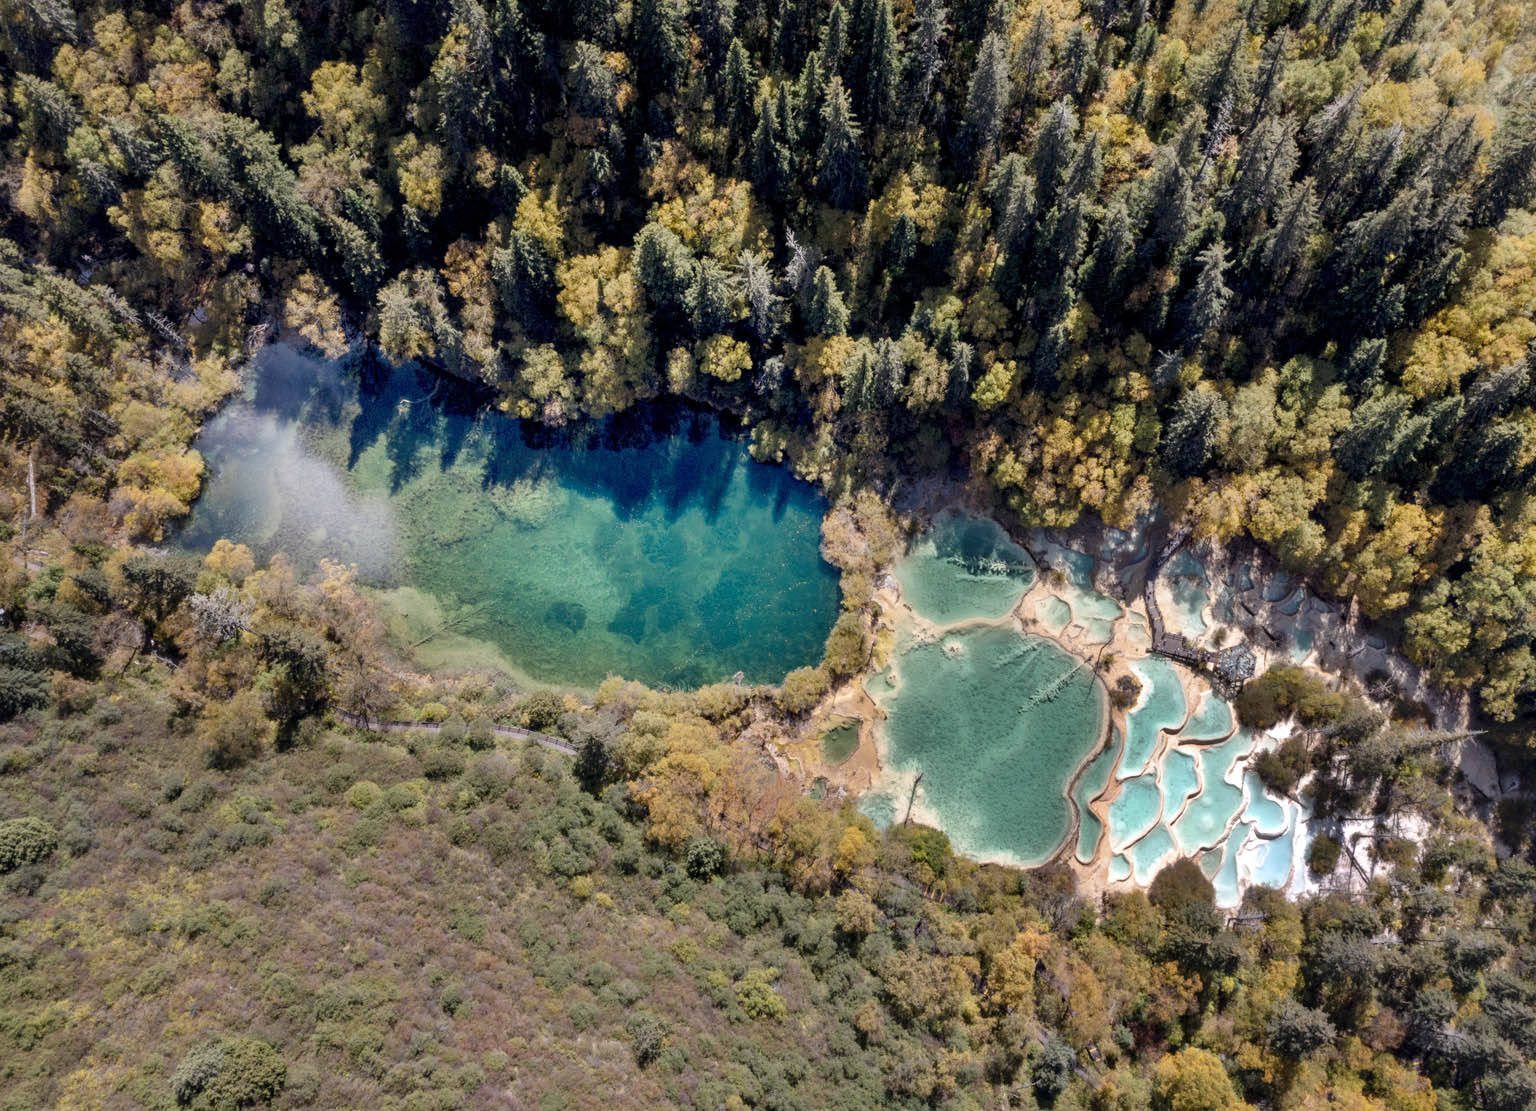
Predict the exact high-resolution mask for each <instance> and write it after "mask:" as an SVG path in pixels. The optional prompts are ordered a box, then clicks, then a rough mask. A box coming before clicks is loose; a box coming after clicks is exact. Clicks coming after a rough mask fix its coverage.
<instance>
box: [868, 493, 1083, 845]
mask: <svg viewBox="0 0 1536 1111" xmlns="http://www.w3.org/2000/svg"><path fill="white" fill-rule="evenodd" d="M894 571H895V576H896V579H897V581H898V582H899V583H900V585H901V588H902V595H903V597H904V598H905V599H906V601H907V602H908V603H909V604H910V605H911V607H912V609H913V612H914V613H916V614H917V615H918V616H919V617H922V618H924V619H926V620H927V621H930V622H933V623H934V624H937V625H953V626H955V627H954V628H953V629H952V630H951V631H949V632H947V633H946V634H945V635H944V636H943V637H942V639H934V638H932V637H927V638H924V637H919V636H914V635H912V634H911V632H910V631H904V632H903V633H902V634H900V635H899V636H898V642H897V645H896V651H895V654H894V657H893V659H892V661H891V667H890V674H887V675H877V676H873V677H871V679H870V680H869V682H868V683H867V684H866V688H865V689H866V690H868V691H869V693H870V695H871V696H872V697H873V698H875V699H876V701H878V702H879V703H880V705H881V707H882V708H883V709H884V710H885V714H886V718H885V721H884V723H883V725H882V731H883V734H884V737H885V741H886V747H885V751H884V753H883V758H884V760H885V762H886V765H887V770H888V771H890V772H892V773H894V774H895V776H896V777H897V778H898V779H907V780H908V781H910V777H912V776H915V775H916V774H917V773H918V772H921V773H922V776H923V781H922V798H923V802H924V805H925V807H926V809H927V810H928V811H929V814H930V817H931V819H932V820H935V821H937V823H938V824H939V825H940V826H941V827H942V828H943V829H944V831H945V832H946V833H948V834H949V837H950V840H951V841H953V842H954V844H955V846H956V847H957V848H959V849H960V850H961V851H962V852H966V853H970V854H972V855H974V856H983V857H996V858H1000V859H1007V860H1011V861H1014V862H1017V863H1021V864H1039V863H1042V862H1044V861H1045V860H1048V859H1049V858H1050V857H1051V856H1053V855H1054V854H1055V853H1056V851H1057V850H1058V849H1059V848H1060V847H1061V846H1062V845H1063V843H1064V842H1065V841H1066V840H1067V838H1068V836H1069V835H1070V834H1071V832H1072V827H1073V819H1074V816H1075V811H1076V807H1074V804H1073V801H1072V800H1071V799H1069V797H1068V795H1069V793H1070V791H1071V789H1072V786H1073V783H1074V779H1075V778H1076V777H1077V775H1078V773H1079V771H1080V770H1081V769H1082V768H1083V765H1084V763H1085V762H1086V761H1087V760H1088V759H1089V758H1090V757H1091V756H1093V754H1094V753H1095V751H1096V750H1097V749H1099V747H1100V746H1101V743H1102V742H1103V740H1104V734H1105V727H1106V722H1105V719H1104V704H1103V698H1102V693H1101V688H1100V686H1099V683H1098V681H1097V679H1095V677H1094V674H1093V670H1092V668H1091V667H1089V666H1088V665H1087V664H1086V663H1085V662H1084V661H1081V660H1079V659H1077V658H1076V657H1074V656H1072V655H1071V654H1070V653H1068V652H1067V651H1065V650H1064V649H1063V648H1061V647H1060V646H1059V645H1058V644H1057V643H1056V642H1055V641H1054V640H1051V639H1050V638H1048V637H1042V636H1037V635H1035V634H1032V633H1025V632H1022V631H1021V630H1020V629H1019V628H1018V627H1017V625H1015V624H1014V623H1013V622H1012V621H1011V620H1006V618H1007V615H1008V614H1009V613H1010V611H1012V609H1013V608H1014V606H1015V605H1017V604H1018V601H1019V599H1020V598H1021V597H1023V595H1024V593H1025V592H1026V591H1027V590H1028V589H1029V587H1030V586H1031V585H1032V584H1033V583H1034V581H1035V577H1036V575H1037V574H1038V572H1037V571H1036V569H1035V565H1034V561H1033V560H1032V559H1030V557H1029V554H1028V553H1027V552H1026V551H1025V550H1024V549H1023V548H1021V547H1019V546H1018V545H1017V544H1015V543H1014V542H1013V541H1012V540H1010V539H1009V538H1008V535H1007V533H1006V532H1004V531H1003V529H1002V527H1001V526H1000V525H998V524H997V523H996V522H995V521H991V520H986V519H979V518H973V517H968V516H965V515H962V514H957V513H943V514H940V515H939V516H938V517H937V518H936V519H935V520H934V522H933V527H932V528H931V529H930V530H929V531H928V532H927V533H925V534H924V535H922V536H920V537H918V538H917V539H916V541H914V543H913V544H912V546H911V547H910V548H909V550H908V552H907V554H906V556H905V557H904V558H903V559H902V560H901V561H900V562H899V563H897V565H896V567H895V569H894ZM892 676H893V677H894V682H893V681H892ZM1100 765H1103V766H1102V776H1101V778H1104V779H1106V780H1107V777H1108V771H1109V768H1108V765H1107V764H1104V762H1103V761H1102V760H1101V761H1100V764H1096V765H1095V771H1096V773H1097V771H1098V769H1099V767H1100ZM891 789H892V788H891V787H889V786H888V787H887V789H886V790H883V791H875V792H871V793H870V794H868V795H866V796H865V799H864V801H863V803H862V807H863V809H864V811H865V813H867V814H869V815H870V816H871V817H872V818H874V819H875V820H876V821H880V820H882V819H883V820H886V821H889V820H891V818H892V817H896V816H899V815H901V814H904V813H905V809H906V794H905V792H902V797H901V798H900V799H897V798H895V797H894V796H893V795H892V794H891ZM1083 789H1084V790H1089V789H1090V788H1088V787H1086V786H1085V787H1084V788H1083ZM1102 789H1103V783H1100V784H1099V785H1098V787H1096V788H1092V793H1094V794H1096V793H1098V791H1100V790H1102ZM1088 797H1091V795H1090V796H1088ZM1084 804H1085V799H1084V798H1083V797H1079V798H1078V800H1077V806H1078V807H1082V806H1084ZM898 808H899V809H898ZM1089 821H1090V822H1093V823H1094V824H1095V825H1096V824H1097V820H1096V819H1094V818H1093V817H1092V816H1091V815H1090V816H1089Z"/></svg>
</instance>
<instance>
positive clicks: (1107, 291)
mask: <svg viewBox="0 0 1536 1111" xmlns="http://www.w3.org/2000/svg"><path fill="white" fill-rule="evenodd" d="M1135 251H1136V240H1135V236H1134V235H1133V234H1132V229H1131V216H1130V212H1129V211H1128V210H1127V208H1126V205H1125V201H1124V200H1123V199H1118V200H1116V201H1115V202H1114V203H1113V204H1112V205H1111V206H1110V209H1109V212H1108V213H1107V214H1106V215H1105V217H1104V226H1103V227H1102V228H1101V229H1100V231H1099V238H1098V242H1097V243H1096V244H1095V245H1094V248H1093V254H1092V255H1091V256H1090V257H1089V259H1088V263H1087V265H1085V266H1084V267H1083V273H1082V277H1081V281H1080V284H1081V288H1082V291H1083V295H1084V296H1085V297H1087V298H1088V300H1089V301H1090V302H1091V303H1092V304H1093V305H1094V306H1095V307H1096V308H1097V309H1098V310H1099V312H1100V313H1101V314H1103V313H1106V312H1109V311H1111V310H1112V309H1114V308H1115V307H1117V306H1118V304H1119V302H1120V300H1121V298H1122V297H1123V296H1124V294H1125V288H1126V276H1127V274H1128V273H1129V271H1130V266H1131V261H1132V259H1133V258H1134V257H1135Z"/></svg>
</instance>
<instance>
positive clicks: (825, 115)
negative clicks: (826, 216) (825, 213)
mask: <svg viewBox="0 0 1536 1111" xmlns="http://www.w3.org/2000/svg"><path fill="white" fill-rule="evenodd" d="M816 183H817V185H818V186H819V187H820V189H821V193H822V195H823V196H824V197H825V198H826V199H827V201H828V202H829V203H831V204H833V205H835V206H837V207H838V208H851V207H853V206H854V205H855V204H857V203H858V202H859V201H860V200H861V199H862V198H863V196H864V163H863V161H862V160H861V158H860V157H859V126H858V124H857V123H856V122H855V121H854V118H853V108H852V106H851V105H850V104H849V103H848V94H847V93H846V92H845V91H844V90H843V82H842V79H841V78H837V77H834V78H832V80H831V82H830V83H828V85H827V95H826V100H825V102H824V103H823V104H822V108H821V149H820V151H819V152H818V154H817V158H816Z"/></svg>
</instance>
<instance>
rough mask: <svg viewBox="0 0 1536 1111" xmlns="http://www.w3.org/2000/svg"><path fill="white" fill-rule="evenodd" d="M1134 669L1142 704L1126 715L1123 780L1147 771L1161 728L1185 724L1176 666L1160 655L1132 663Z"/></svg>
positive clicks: (1121, 765)
mask: <svg viewBox="0 0 1536 1111" xmlns="http://www.w3.org/2000/svg"><path fill="white" fill-rule="evenodd" d="M1131 670H1132V671H1134V672H1135V673H1136V677H1137V678H1138V679H1140V680H1141V686H1142V692H1141V705H1140V707H1139V708H1137V709H1135V710H1132V711H1131V712H1130V713H1129V714H1128V715H1127V716H1126V723H1125V724H1126V740H1125V757H1124V759H1122V760H1121V761H1120V770H1119V771H1118V772H1117V773H1116V775H1117V777H1118V778H1120V779H1129V778H1130V777H1131V776H1134V775H1140V774H1141V773H1142V772H1143V771H1144V770H1146V766H1147V761H1148V760H1150V759H1151V758H1152V754H1153V753H1154V752H1156V751H1157V742H1158V736H1159V734H1160V733H1161V731H1162V730H1164V729H1177V728H1178V727H1179V726H1180V725H1182V724H1184V688H1183V686H1182V685H1180V683H1179V676H1178V673H1177V672H1175V671H1174V670H1173V665H1172V664H1170V663H1169V662H1168V661H1167V660H1165V659H1164V658H1163V657H1161V656H1148V657H1146V658H1145V659H1140V660H1136V661H1135V662H1133V663H1132V664H1131Z"/></svg>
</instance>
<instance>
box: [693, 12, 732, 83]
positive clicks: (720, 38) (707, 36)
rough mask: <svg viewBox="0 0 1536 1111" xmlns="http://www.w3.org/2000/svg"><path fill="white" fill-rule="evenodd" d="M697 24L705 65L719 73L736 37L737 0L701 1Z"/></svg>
mask: <svg viewBox="0 0 1536 1111" xmlns="http://www.w3.org/2000/svg"><path fill="white" fill-rule="evenodd" d="M697 23H698V28H699V42H700V44H701V45H702V46H703V47H704V61H705V64H706V65H707V66H708V68H709V72H711V73H719V72H720V70H721V67H723V66H724V65H725V55H726V51H727V50H729V49H730V44H731V42H732V41H733V40H734V39H735V37H736V0H699V10H698V17H697Z"/></svg>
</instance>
